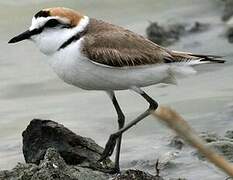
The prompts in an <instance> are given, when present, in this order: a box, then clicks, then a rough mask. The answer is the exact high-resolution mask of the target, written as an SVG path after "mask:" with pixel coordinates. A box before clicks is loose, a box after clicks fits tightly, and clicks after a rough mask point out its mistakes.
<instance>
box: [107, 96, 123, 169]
mask: <svg viewBox="0 0 233 180" xmlns="http://www.w3.org/2000/svg"><path fill="white" fill-rule="evenodd" d="M108 94H109V96H110V98H111V99H112V103H113V105H114V107H115V109H116V112H117V116H118V128H119V130H120V129H121V128H123V127H124V124H125V116H124V114H123V112H122V110H121V107H120V105H119V104H118V102H117V99H116V96H115V94H114V92H109V93H108ZM121 140H122V134H121V135H120V136H119V137H118V140H117V147H116V155H115V170H116V171H117V172H120V165H119V160H120V151H121ZM110 153H111V154H112V152H110Z"/></svg>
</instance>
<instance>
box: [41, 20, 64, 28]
mask: <svg viewBox="0 0 233 180" xmlns="http://www.w3.org/2000/svg"><path fill="white" fill-rule="evenodd" d="M59 24H61V23H60V22H59V21H58V20H56V19H50V20H48V22H46V23H45V25H44V27H56V26H57V25H59Z"/></svg>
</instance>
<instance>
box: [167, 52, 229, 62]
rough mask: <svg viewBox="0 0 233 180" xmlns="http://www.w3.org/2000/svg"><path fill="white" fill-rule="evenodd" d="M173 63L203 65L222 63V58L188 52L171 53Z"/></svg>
mask: <svg viewBox="0 0 233 180" xmlns="http://www.w3.org/2000/svg"><path fill="white" fill-rule="evenodd" d="M171 57H172V60H173V62H177V63H185V64H188V65H198V64H205V63H224V62H225V60H224V59H223V57H222V56H216V55H203V54H193V53H188V52H179V51H171Z"/></svg>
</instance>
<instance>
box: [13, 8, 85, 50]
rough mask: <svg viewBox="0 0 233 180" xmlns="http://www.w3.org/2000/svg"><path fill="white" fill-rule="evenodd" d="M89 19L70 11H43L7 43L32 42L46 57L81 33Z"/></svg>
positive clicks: (50, 9)
mask: <svg viewBox="0 0 233 180" xmlns="http://www.w3.org/2000/svg"><path fill="white" fill-rule="evenodd" d="M88 22H89V18H88V17H87V16H84V15H82V14H80V13H78V12H76V11H74V10H72V9H68V8H62V7H56V8H49V9H43V10H41V11H39V12H38V13H36V14H35V15H34V16H33V18H32V24H31V26H30V27H29V29H28V30H27V31H25V32H23V33H21V34H19V35H17V36H15V37H14V38H12V39H11V40H10V41H9V43H16V42H19V41H22V40H26V39H28V40H32V41H33V42H34V43H35V44H36V45H37V46H38V47H39V49H40V50H41V51H42V52H43V53H44V54H46V55H51V54H53V53H55V52H56V51H57V50H58V49H59V48H60V47H61V46H62V45H63V43H65V42H66V41H67V40H68V39H69V38H71V37H72V36H74V35H75V34H77V33H79V32H82V31H83V30H84V29H85V27H86V26H87V24H88Z"/></svg>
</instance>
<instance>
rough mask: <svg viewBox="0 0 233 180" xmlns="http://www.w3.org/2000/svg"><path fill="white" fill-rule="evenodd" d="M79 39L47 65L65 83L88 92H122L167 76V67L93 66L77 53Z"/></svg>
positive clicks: (93, 64)
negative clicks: (49, 65)
mask: <svg viewBox="0 0 233 180" xmlns="http://www.w3.org/2000/svg"><path fill="white" fill-rule="evenodd" d="M80 43H81V40H80V41H78V42H76V43H73V44H71V45H70V46H68V47H67V48H65V49H64V50H60V51H59V52H57V53H56V54H54V55H53V56H52V57H51V60H50V64H51V66H52V68H53V69H54V71H55V72H56V73H57V75H58V76H59V77H60V78H61V79H63V80H64V81H65V82H67V83H69V84H72V85H74V86H78V87H80V88H83V89H88V90H123V89H130V88H131V87H132V86H137V87H144V86H149V85H152V84H156V83H160V82H162V81H163V80H164V79H166V78H167V77H168V76H169V73H168V69H169V66H168V65H166V64H163V65H150V66H140V67H126V68H118V67H116V68H114V67H113V68H112V67H109V66H103V65H100V64H96V63H93V62H92V61H90V60H88V59H87V58H85V57H83V56H82V54H80V53H79V47H80Z"/></svg>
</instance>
